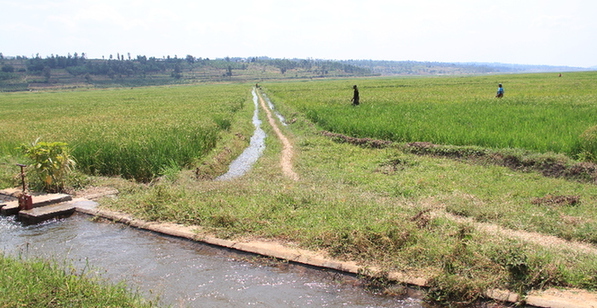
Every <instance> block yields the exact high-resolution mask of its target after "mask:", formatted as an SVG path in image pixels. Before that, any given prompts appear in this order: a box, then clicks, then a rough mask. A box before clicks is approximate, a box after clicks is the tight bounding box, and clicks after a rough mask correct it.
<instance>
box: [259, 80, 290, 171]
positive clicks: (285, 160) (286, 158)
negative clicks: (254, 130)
mask: <svg viewBox="0 0 597 308" xmlns="http://www.w3.org/2000/svg"><path fill="white" fill-rule="evenodd" d="M255 92H256V93H257V96H258V97H259V103H260V104H261V107H262V108H263V110H265V113H266V114H267V120H268V122H269V124H270V125H271V126H272V128H273V129H274V132H275V133H276V136H278V138H279V139H280V141H282V145H283V148H282V157H281V158H280V165H281V166H282V172H283V173H284V175H286V176H287V177H289V178H290V179H292V180H295V181H298V179H299V176H298V174H297V173H296V172H294V170H293V168H292V157H293V156H294V148H293V147H292V143H291V142H290V141H289V140H288V138H286V136H285V135H284V134H283V133H282V131H281V130H280V128H279V127H278V124H277V123H276V121H275V120H274V117H273V116H272V112H271V110H269V108H268V107H267V105H266V104H265V101H264V100H263V97H261V93H259V90H256V91H255Z"/></svg>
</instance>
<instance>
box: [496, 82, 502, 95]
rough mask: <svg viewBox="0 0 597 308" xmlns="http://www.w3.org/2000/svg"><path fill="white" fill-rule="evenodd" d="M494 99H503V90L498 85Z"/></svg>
mask: <svg viewBox="0 0 597 308" xmlns="http://www.w3.org/2000/svg"><path fill="white" fill-rule="evenodd" d="M495 97H497V98H502V97H504V88H503V87H502V84H501V83H500V84H498V90H497V94H496V95H495Z"/></svg>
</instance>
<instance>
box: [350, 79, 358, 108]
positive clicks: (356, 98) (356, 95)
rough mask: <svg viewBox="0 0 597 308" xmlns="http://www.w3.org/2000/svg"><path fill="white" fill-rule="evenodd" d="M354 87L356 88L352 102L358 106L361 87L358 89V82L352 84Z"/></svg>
mask: <svg viewBox="0 0 597 308" xmlns="http://www.w3.org/2000/svg"><path fill="white" fill-rule="evenodd" d="M352 88H353V89H354V95H353V96H352V99H351V100H350V101H351V102H352V105H353V106H357V105H358V104H359V89H357V85H356V84H355V85H354V86H352Z"/></svg>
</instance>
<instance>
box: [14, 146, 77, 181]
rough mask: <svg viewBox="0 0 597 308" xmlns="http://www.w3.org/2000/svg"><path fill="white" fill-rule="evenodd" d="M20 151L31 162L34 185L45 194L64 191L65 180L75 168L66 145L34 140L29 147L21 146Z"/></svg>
mask: <svg viewBox="0 0 597 308" xmlns="http://www.w3.org/2000/svg"><path fill="white" fill-rule="evenodd" d="M21 149H22V151H23V153H24V154H25V156H26V157H27V158H29V159H30V160H32V161H33V164H32V166H33V170H34V174H35V175H34V182H33V183H34V185H40V186H41V187H42V188H43V190H44V191H47V192H60V191H64V189H65V186H66V180H67V178H68V177H69V175H70V173H71V172H72V171H73V170H74V167H75V161H74V160H73V158H72V157H71V155H70V150H69V148H68V147H67V144H66V143H64V142H38V141H37V140H36V141H35V142H34V143H32V144H31V145H21ZM35 179H36V180H37V181H36V180H35Z"/></svg>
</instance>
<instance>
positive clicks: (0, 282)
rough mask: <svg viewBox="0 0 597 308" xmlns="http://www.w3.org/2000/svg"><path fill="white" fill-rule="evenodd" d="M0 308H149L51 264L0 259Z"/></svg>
mask: <svg viewBox="0 0 597 308" xmlns="http://www.w3.org/2000/svg"><path fill="white" fill-rule="evenodd" d="M0 269H1V271H2V273H4V274H3V275H0V290H2V296H1V297H0V306H1V307H153V306H154V305H153V304H152V303H151V302H147V301H144V300H143V299H142V298H140V297H139V295H137V294H135V293H132V292H130V291H129V290H128V289H127V288H126V287H125V286H124V285H121V284H119V285H110V284H107V283H105V282H103V281H102V280H100V279H98V278H93V277H90V276H88V275H86V274H84V273H82V274H77V273H73V272H72V271H71V272H69V271H68V270H65V269H61V268H60V267H59V266H57V265H56V264H55V263H51V262H48V261H41V260H27V261H25V260H21V259H17V258H13V257H7V256H1V255H0Z"/></svg>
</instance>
